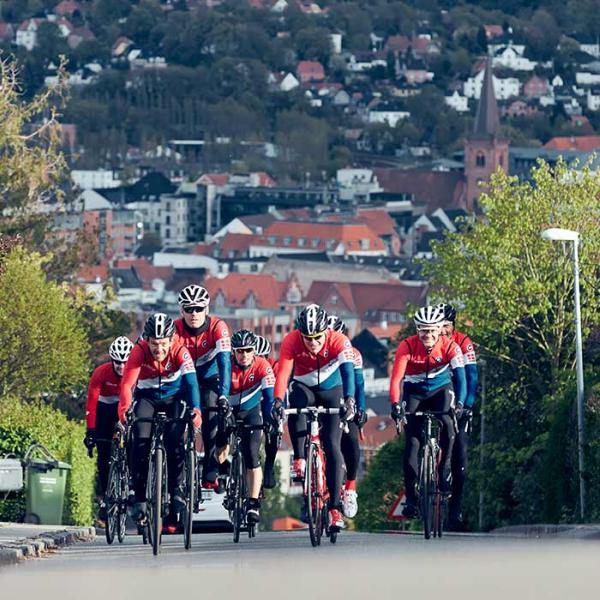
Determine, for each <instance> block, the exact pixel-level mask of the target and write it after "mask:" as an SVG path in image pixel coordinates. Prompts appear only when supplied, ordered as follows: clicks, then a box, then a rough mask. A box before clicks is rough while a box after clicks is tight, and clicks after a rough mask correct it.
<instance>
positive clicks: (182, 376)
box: [119, 313, 201, 533]
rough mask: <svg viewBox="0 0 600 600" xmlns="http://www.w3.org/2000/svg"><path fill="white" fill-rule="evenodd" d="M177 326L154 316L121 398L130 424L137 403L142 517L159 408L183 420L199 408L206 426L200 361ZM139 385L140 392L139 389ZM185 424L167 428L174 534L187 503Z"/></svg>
mask: <svg viewBox="0 0 600 600" xmlns="http://www.w3.org/2000/svg"><path fill="white" fill-rule="evenodd" d="M174 332H175V326H174V324H173V321H172V319H171V318H170V317H168V316H167V315H166V314H164V313H156V314H153V315H151V316H150V317H149V318H148V320H147V321H146V324H145V325H144V339H143V340H142V341H139V342H138V343H137V344H136V345H135V347H134V348H133V350H132V351H131V354H130V356H129V360H128V361H127V364H126V365H125V371H124V373H123V382H122V385H121V393H120V398H119V419H120V420H121V422H122V423H124V422H125V419H126V415H127V412H128V411H129V409H130V407H131V406H132V400H133V399H135V402H134V403H133V407H132V411H133V438H132V448H131V476H132V478H133V489H134V494H135V505H134V509H133V515H134V517H135V518H136V519H137V520H138V521H139V520H140V519H142V518H143V517H144V515H145V512H146V479H147V475H148V459H149V453H150V436H151V430H152V424H151V423H150V422H144V423H140V422H138V423H136V419H152V418H153V417H154V415H155V413H156V412H157V411H164V412H165V413H166V415H167V417H168V418H171V419H174V418H183V417H184V416H185V414H186V412H187V411H188V409H192V410H193V411H194V427H198V426H199V425H200V420H201V418H200V392H199V390H198V381H197V379H196V372H195V369H194V363H193V362H192V358H191V356H190V353H189V352H188V350H187V348H185V346H180V345H177V344H175V343H174V340H173V334H174ZM134 389H135V391H134ZM184 431H185V424H184V423H171V424H168V426H167V428H166V431H165V446H166V449H167V472H168V474H169V480H168V491H169V494H170V497H171V499H172V506H171V514H170V515H169V516H168V518H167V520H166V522H167V525H166V530H167V531H168V532H169V533H174V532H175V531H176V515H177V513H178V512H180V510H181V508H182V507H183V506H184V505H185V501H186V498H185V497H184V491H183V489H182V486H181V483H182V478H183V468H184V460H185V454H184V437H183V435H184Z"/></svg>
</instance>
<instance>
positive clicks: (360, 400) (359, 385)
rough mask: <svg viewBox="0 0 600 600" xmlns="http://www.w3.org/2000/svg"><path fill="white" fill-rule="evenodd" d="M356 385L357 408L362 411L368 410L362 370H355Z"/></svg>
mask: <svg viewBox="0 0 600 600" xmlns="http://www.w3.org/2000/svg"><path fill="white" fill-rule="evenodd" d="M354 385H355V387H356V406H357V407H358V408H359V409H360V410H366V409H367V401H366V398H365V377H364V374H363V370H362V369H354Z"/></svg>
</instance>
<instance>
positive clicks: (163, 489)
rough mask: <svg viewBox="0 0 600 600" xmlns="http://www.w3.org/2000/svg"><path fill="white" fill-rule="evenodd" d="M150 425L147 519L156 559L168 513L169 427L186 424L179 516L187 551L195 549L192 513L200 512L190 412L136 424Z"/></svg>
mask: <svg viewBox="0 0 600 600" xmlns="http://www.w3.org/2000/svg"><path fill="white" fill-rule="evenodd" d="M144 422H145V423H151V424H152V431H151V434H150V458H149V462H148V478H147V480H146V502H147V507H148V511H147V517H146V521H147V523H146V527H147V532H148V538H149V541H150V543H151V545H152V553H153V554H154V555H155V556H156V555H157V554H159V552H160V544H161V538H162V529H163V520H164V516H165V515H166V514H168V511H169V494H168V487H167V482H168V472H167V452H166V448H165V443H164V436H165V429H166V427H167V425H175V424H177V423H184V424H185V426H186V428H185V432H184V441H183V443H184V452H185V459H184V469H183V481H182V484H181V485H182V488H183V495H184V498H185V504H184V507H183V510H182V512H181V514H180V521H181V523H182V525H183V541H184V548H185V549H186V550H189V549H190V548H191V547H192V531H193V514H194V512H195V511H196V509H197V502H196V499H197V497H198V495H197V494H198V490H197V481H198V480H197V477H196V475H197V469H196V448H195V430H194V426H193V424H192V414H191V412H188V413H187V414H186V415H185V416H184V417H181V418H174V419H173V418H169V417H167V415H166V414H165V413H164V412H163V411H160V410H159V411H157V412H156V413H155V414H154V417H153V418H152V419H144V418H138V419H135V421H134V423H144Z"/></svg>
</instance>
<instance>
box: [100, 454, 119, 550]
mask: <svg viewBox="0 0 600 600" xmlns="http://www.w3.org/2000/svg"><path fill="white" fill-rule="evenodd" d="M120 487H121V485H120V473H119V469H118V467H117V463H116V461H111V463H110V468H109V470H108V483H107V485H106V493H105V494H104V503H105V504H106V527H105V528H104V532H105V534H106V541H107V542H108V543H109V544H112V543H113V542H114V541H115V533H116V531H117V525H118V520H119V488H120Z"/></svg>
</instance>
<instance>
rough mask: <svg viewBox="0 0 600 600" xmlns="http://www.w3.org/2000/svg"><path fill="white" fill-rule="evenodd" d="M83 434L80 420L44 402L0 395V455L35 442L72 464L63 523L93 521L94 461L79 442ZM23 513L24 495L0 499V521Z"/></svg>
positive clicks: (21, 450) (22, 449)
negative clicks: (71, 418)
mask: <svg viewBox="0 0 600 600" xmlns="http://www.w3.org/2000/svg"><path fill="white" fill-rule="evenodd" d="M84 435H85V426H84V424H83V423H78V422H75V421H71V420H69V419H68V418H67V417H66V416H65V415H64V414H63V413H61V412H60V411H59V410H56V409H55V408H52V407H51V406H49V405H48V404H45V403H44V402H43V401H40V400H36V401H32V402H25V401H23V400H19V399H17V398H14V397H3V398H0V456H2V455H5V454H8V453H14V454H16V455H17V456H19V457H22V456H23V455H24V454H25V452H26V450H27V448H28V447H29V446H30V445H31V444H32V443H36V442H38V443H40V444H43V445H44V446H45V447H46V448H48V450H49V451H50V452H51V453H52V454H53V455H54V456H56V458H57V459H58V460H62V461H64V462H66V463H69V464H70V465H71V467H72V468H71V471H69V475H68V477H67V489H66V497H65V507H64V512H63V520H64V523H66V524H71V525H89V524H90V523H92V515H93V496H94V485H95V461H92V460H90V459H89V458H88V456H87V453H86V449H85V447H84V446H83V444H82V443H81V441H82V440H83V438H84ZM23 512H24V496H23V494H13V495H11V497H9V498H8V499H7V500H0V520H9V521H11V520H12V521H14V520H18V519H19V517H21V516H22V515H23Z"/></svg>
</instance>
